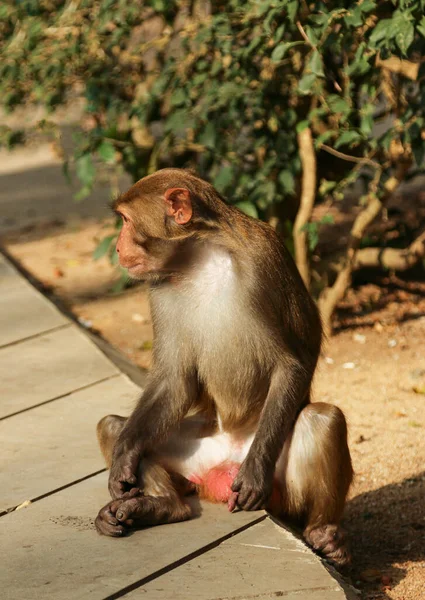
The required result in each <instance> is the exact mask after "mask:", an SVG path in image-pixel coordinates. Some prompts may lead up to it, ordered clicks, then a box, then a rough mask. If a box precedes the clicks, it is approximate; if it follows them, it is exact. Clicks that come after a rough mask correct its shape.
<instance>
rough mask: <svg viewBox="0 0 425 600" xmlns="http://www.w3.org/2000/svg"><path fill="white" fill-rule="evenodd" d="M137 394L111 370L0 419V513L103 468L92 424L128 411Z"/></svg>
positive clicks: (129, 383) (131, 384)
mask: <svg viewBox="0 0 425 600" xmlns="http://www.w3.org/2000/svg"><path fill="white" fill-rule="evenodd" d="M139 394H140V389H139V388H138V387H137V386H136V385H135V384H134V383H132V382H131V381H129V379H128V378H127V377H126V376H125V375H117V376H116V377H114V378H113V379H108V380H107V381H104V382H102V383H98V384H95V385H93V386H90V387H89V388H86V389H84V390H81V391H79V392H75V393H73V394H70V395H69V396H65V397H63V398H60V399H59V400H56V401H55V402H50V403H48V404H44V405H42V406H38V407H37V408H34V409H33V410H31V411H25V412H22V413H20V414H18V415H15V416H14V417H12V418H11V419H5V420H3V421H0V439H1V440H2V452H1V455H0V490H1V497H0V512H1V511H2V510H5V509H8V508H11V507H14V506H17V505H19V504H21V503H22V502H24V501H25V500H33V499H35V498H37V497H39V496H41V495H42V494H46V493H49V492H51V491H52V490H55V489H58V488H59V487H62V486H64V485H67V484H69V483H71V482H73V481H76V480H78V479H81V478H83V477H85V476H86V475H88V474H90V473H94V472H96V471H99V470H100V469H102V468H104V467H105V464H104V462H103V458H102V457H101V453H100V451H99V448H98V445H97V440H96V433H95V431H96V424H97V422H98V421H99V419H101V418H102V417H104V416H105V415H106V414H110V413H113V414H121V415H123V416H126V415H128V414H130V412H131V410H132V408H133V407H134V404H135V401H136V400H137V397H138V396H139ZM107 497H108V496H107V491H106V488H105V502H106V500H107Z"/></svg>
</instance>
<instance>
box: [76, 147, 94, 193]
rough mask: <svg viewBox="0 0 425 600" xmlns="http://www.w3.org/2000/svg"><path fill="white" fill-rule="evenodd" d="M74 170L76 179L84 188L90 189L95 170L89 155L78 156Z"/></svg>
mask: <svg viewBox="0 0 425 600" xmlns="http://www.w3.org/2000/svg"><path fill="white" fill-rule="evenodd" d="M75 170H76V173H77V177H78V179H79V180H80V181H81V183H83V184H84V187H86V188H91V186H92V185H93V180H94V176H95V174H96V169H95V166H94V164H93V159H92V156H91V154H90V153H87V154H83V155H82V156H80V157H79V158H78V159H77V160H76V163H75Z"/></svg>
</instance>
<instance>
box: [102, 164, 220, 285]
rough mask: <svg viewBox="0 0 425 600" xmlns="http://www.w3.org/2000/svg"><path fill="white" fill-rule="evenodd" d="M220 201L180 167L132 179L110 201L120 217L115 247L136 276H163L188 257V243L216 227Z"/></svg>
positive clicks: (207, 188)
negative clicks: (125, 188)
mask: <svg viewBox="0 0 425 600" xmlns="http://www.w3.org/2000/svg"><path fill="white" fill-rule="evenodd" d="M220 203H221V204H222V200H221V198H220V197H219V195H218V194H217V192H216V191H215V190H214V188H213V187H212V186H211V185H210V184H208V183H207V182H205V181H203V180H202V179H199V178H198V177H196V176H195V175H193V174H192V173H190V172H189V171H186V170H184V169H162V170H160V171H158V172H156V173H154V174H153V175H149V176H148V177H145V178H143V179H141V180H140V181H138V182H137V183H135V184H134V185H133V186H132V187H131V188H130V189H129V190H128V191H127V192H126V193H125V194H123V195H122V196H120V197H119V198H117V200H116V201H115V202H114V204H113V207H112V208H113V210H114V212H115V213H116V214H117V215H118V216H120V217H121V219H122V229H121V232H120V234H119V237H118V241H117V245H116V249H117V252H118V255H119V261H120V265H121V266H122V267H124V268H126V269H128V273H129V275H130V276H131V277H133V278H134V279H145V278H150V277H152V276H158V275H161V274H163V275H167V274H169V273H170V272H172V271H173V270H175V269H176V267H177V264H178V261H177V260H176V258H177V255H179V257H180V262H181V261H184V259H187V258H188V257H187V252H185V251H184V250H185V248H186V250H187V246H188V244H187V241H188V240H189V239H190V238H193V237H194V236H195V235H196V233H197V232H200V231H205V229H209V228H210V229H211V228H213V227H214V223H216V221H217V217H218V215H217V208H219V207H218V204H220Z"/></svg>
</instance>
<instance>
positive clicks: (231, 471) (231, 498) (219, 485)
mask: <svg viewBox="0 0 425 600" xmlns="http://www.w3.org/2000/svg"><path fill="white" fill-rule="evenodd" d="M239 468H240V465H239V464H236V463H223V464H221V465H218V466H217V467H213V468H212V469H210V470H209V471H208V472H207V473H206V474H205V475H204V477H200V476H199V475H191V476H190V477H189V480H190V481H192V482H193V483H195V484H196V485H199V486H200V488H201V490H200V494H201V497H203V498H205V499H206V500H210V501H211V502H222V503H225V502H227V507H228V509H229V511H230V512H233V511H234V510H235V509H236V508H238V496H239V494H238V492H232V483H233V481H234V479H235V477H236V475H237V474H238V472H239ZM281 506H282V497H281V492H280V489H279V484H278V483H277V481H274V484H273V492H272V495H271V498H270V500H269V502H268V507H267V508H268V510H270V511H271V512H272V514H279V512H280V509H281Z"/></svg>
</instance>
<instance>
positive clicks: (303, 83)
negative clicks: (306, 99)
mask: <svg viewBox="0 0 425 600" xmlns="http://www.w3.org/2000/svg"><path fill="white" fill-rule="evenodd" d="M315 81H316V75H315V74H314V73H307V75H304V76H303V77H302V78H301V79H300V81H299V83H298V92H299V93H300V94H311V93H312V92H313V90H312V87H313V84H314V82H315Z"/></svg>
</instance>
